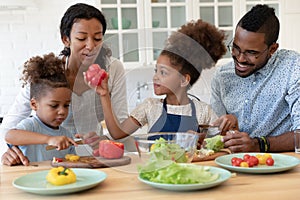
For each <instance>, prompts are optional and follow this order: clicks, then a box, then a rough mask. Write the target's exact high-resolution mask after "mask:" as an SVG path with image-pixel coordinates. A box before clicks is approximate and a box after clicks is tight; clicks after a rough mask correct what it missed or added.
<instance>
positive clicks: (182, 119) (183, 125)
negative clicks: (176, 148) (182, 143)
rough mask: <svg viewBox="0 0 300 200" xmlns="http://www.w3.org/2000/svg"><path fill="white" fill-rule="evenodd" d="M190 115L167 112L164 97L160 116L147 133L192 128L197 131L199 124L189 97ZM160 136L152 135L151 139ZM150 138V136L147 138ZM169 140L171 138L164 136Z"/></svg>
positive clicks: (183, 130)
mask: <svg viewBox="0 0 300 200" xmlns="http://www.w3.org/2000/svg"><path fill="white" fill-rule="evenodd" d="M190 104H191V108H192V116H187V115H175V114H169V113H168V112H167V101H166V99H164V102H163V109H162V113H161V115H160V117H159V118H158V119H157V121H156V122H155V123H154V124H153V126H152V127H151V129H150V130H149V133H155V132H187V131H188V130H193V131H197V132H199V131H200V130H199V124H198V121H197V117H196V108H195V104H194V102H193V101H192V100H191V99H190ZM159 137H160V136H159V135H158V136H152V137H151V139H153V140H155V139H158V138H159ZM149 139H150V138H149ZM164 139H166V140H170V139H172V138H164Z"/></svg>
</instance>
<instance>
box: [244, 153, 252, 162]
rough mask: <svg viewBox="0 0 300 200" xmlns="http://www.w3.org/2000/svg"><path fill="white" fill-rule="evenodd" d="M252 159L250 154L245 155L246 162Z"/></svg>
mask: <svg viewBox="0 0 300 200" xmlns="http://www.w3.org/2000/svg"><path fill="white" fill-rule="evenodd" d="M250 157H251V156H250V155H249V154H245V155H244V157H243V158H244V161H247V160H249V159H250Z"/></svg>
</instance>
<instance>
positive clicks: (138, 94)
mask: <svg viewBox="0 0 300 200" xmlns="http://www.w3.org/2000/svg"><path fill="white" fill-rule="evenodd" d="M141 89H144V90H148V89H149V86H148V83H146V82H144V83H143V84H141V83H140V82H137V88H136V94H137V99H136V105H138V104H140V103H141V100H142V99H141Z"/></svg>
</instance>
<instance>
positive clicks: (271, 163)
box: [266, 157, 274, 166]
mask: <svg viewBox="0 0 300 200" xmlns="http://www.w3.org/2000/svg"><path fill="white" fill-rule="evenodd" d="M266 164H267V165H268V166H273V165H274V159H273V158H272V157H271V158H267V160H266Z"/></svg>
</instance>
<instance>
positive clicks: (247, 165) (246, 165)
mask: <svg viewBox="0 0 300 200" xmlns="http://www.w3.org/2000/svg"><path fill="white" fill-rule="evenodd" d="M240 167H249V164H248V163H247V162H245V161H243V162H241V164H240Z"/></svg>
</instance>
